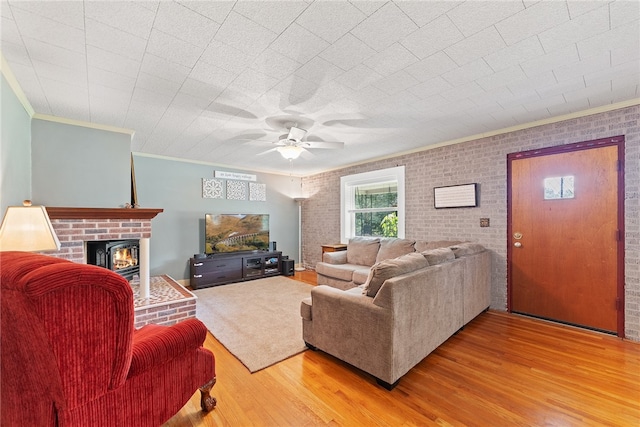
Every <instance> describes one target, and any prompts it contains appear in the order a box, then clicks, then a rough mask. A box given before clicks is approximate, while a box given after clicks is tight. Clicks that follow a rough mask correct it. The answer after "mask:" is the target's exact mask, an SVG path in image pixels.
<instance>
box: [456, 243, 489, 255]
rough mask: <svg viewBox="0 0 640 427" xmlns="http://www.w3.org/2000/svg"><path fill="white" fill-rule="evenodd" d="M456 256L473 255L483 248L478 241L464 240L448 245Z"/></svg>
mask: <svg viewBox="0 0 640 427" xmlns="http://www.w3.org/2000/svg"><path fill="white" fill-rule="evenodd" d="M450 248H451V250H452V251H453V253H454V254H455V256H456V258H460V257H461V256H467V255H473V254H477V253H479V252H482V251H484V250H485V248H484V246H482V245H481V244H480V243H471V242H465V243H460V244H458V245H454V246H450Z"/></svg>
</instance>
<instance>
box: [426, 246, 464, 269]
mask: <svg viewBox="0 0 640 427" xmlns="http://www.w3.org/2000/svg"><path fill="white" fill-rule="evenodd" d="M422 255H423V256H424V257H425V258H426V259H427V262H429V265H437V264H442V263H443V262H447V261H453V260H454V259H456V256H455V255H454V253H453V251H452V250H451V248H438V249H429V250H427V251H424V252H422Z"/></svg>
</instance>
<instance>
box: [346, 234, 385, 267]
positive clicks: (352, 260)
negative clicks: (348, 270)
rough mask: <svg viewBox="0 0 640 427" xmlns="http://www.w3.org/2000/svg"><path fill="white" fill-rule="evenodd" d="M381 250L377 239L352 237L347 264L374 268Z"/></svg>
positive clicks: (348, 247)
mask: <svg viewBox="0 0 640 427" xmlns="http://www.w3.org/2000/svg"><path fill="white" fill-rule="evenodd" d="M378 249H380V239H379V238H377V237H352V238H351V239H350V240H349V244H348V245H347V263H348V264H357V265H367V266H372V265H373V264H375V262H376V256H377V255H378Z"/></svg>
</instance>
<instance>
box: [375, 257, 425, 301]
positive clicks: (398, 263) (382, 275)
mask: <svg viewBox="0 0 640 427" xmlns="http://www.w3.org/2000/svg"><path fill="white" fill-rule="evenodd" d="M428 266H429V263H428V262H427V259H426V258H425V257H424V256H422V254H419V253H417V252H414V253H410V254H406V255H402V256H400V257H398V258H393V259H387V260H384V261H380V262H378V263H376V264H374V265H373V267H371V272H372V275H371V280H369V286H368V288H367V296H370V297H375V296H376V294H377V293H378V291H379V290H380V288H381V287H382V284H383V283H384V282H385V280H387V279H390V278H392V277H395V276H400V275H401V274H405V273H409V272H411V271H415V270H419V269H421V268H424V267H428Z"/></svg>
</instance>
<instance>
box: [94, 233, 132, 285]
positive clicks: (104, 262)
mask: <svg viewBox="0 0 640 427" xmlns="http://www.w3.org/2000/svg"><path fill="white" fill-rule="evenodd" d="M139 252H140V241H139V240H99V241H91V242H87V264H93V265H97V266H100V267H104V268H108V269H109V270H112V271H115V272H116V273H118V274H120V275H121V276H123V277H124V278H126V279H127V280H131V279H132V278H133V276H135V275H137V274H139V273H140V265H139V264H138V262H139Z"/></svg>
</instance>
